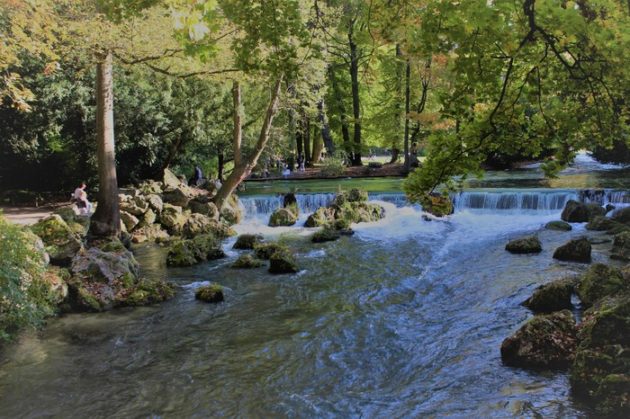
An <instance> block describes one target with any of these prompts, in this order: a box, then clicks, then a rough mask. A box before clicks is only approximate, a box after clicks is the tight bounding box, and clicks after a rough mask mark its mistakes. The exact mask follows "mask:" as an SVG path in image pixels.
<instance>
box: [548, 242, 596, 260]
mask: <svg viewBox="0 0 630 419" xmlns="http://www.w3.org/2000/svg"><path fill="white" fill-rule="evenodd" d="M553 257H554V259H558V260H562V261H568V262H583V263H589V262H590V261H591V243H590V242H589V241H588V239H587V238H585V237H580V238H578V239H574V240H570V241H569V242H567V243H565V244H563V245H562V246H560V247H558V248H557V249H556V251H555V252H554V253H553Z"/></svg>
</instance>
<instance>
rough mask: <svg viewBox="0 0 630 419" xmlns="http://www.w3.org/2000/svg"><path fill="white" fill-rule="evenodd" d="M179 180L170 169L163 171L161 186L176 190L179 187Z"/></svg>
mask: <svg viewBox="0 0 630 419" xmlns="http://www.w3.org/2000/svg"><path fill="white" fill-rule="evenodd" d="M181 184H182V182H181V180H180V179H179V178H178V177H177V175H175V173H173V172H172V171H171V170H170V169H164V176H163V177H162V185H163V186H164V188H165V189H166V188H173V189H174V188H178V187H179V186H181Z"/></svg>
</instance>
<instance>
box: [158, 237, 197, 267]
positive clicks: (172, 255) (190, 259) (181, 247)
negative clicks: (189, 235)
mask: <svg viewBox="0 0 630 419" xmlns="http://www.w3.org/2000/svg"><path fill="white" fill-rule="evenodd" d="M198 261H199V260H198V259H197V252H196V251H195V247H194V245H193V243H192V240H177V241H175V242H173V243H171V245H170V247H169V249H168V254H167V256H166V265H167V266H175V267H183V266H192V265H195V264H196V263H198Z"/></svg>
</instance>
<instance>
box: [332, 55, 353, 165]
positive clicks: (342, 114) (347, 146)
mask: <svg viewBox="0 0 630 419" xmlns="http://www.w3.org/2000/svg"><path fill="white" fill-rule="evenodd" d="M328 72H329V75H330V81H331V84H332V90H333V96H334V98H335V102H336V105H337V106H336V107H337V110H338V112H339V121H340V123H341V138H342V139H343V148H344V150H345V152H346V153H347V154H348V156H350V154H352V143H351V142H350V130H349V129H348V118H347V117H346V107H345V106H344V104H343V94H342V93H341V90H339V85H338V83H337V77H336V76H335V70H334V69H333V68H332V66H331V67H329V70H328Z"/></svg>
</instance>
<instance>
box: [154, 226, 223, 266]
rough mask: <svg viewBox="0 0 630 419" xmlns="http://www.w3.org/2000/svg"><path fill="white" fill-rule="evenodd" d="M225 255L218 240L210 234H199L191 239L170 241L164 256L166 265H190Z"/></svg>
mask: <svg viewBox="0 0 630 419" xmlns="http://www.w3.org/2000/svg"><path fill="white" fill-rule="evenodd" d="M223 257H225V252H223V249H222V248H221V243H220V241H219V240H218V239H217V238H216V237H215V236H214V235H212V234H200V235H198V236H196V237H195V238H194V239H191V240H177V241H175V242H173V243H171V245H170V247H169V249H168V254H167V256H166V264H167V265H168V266H192V265H195V264H197V263H200V262H203V261H206V260H214V259H220V258H223Z"/></svg>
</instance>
